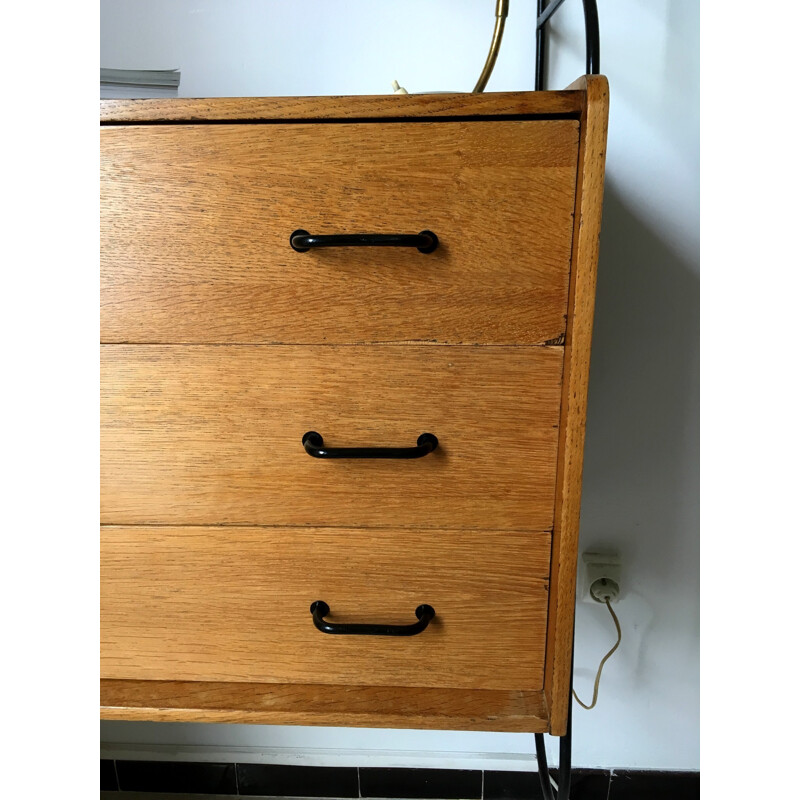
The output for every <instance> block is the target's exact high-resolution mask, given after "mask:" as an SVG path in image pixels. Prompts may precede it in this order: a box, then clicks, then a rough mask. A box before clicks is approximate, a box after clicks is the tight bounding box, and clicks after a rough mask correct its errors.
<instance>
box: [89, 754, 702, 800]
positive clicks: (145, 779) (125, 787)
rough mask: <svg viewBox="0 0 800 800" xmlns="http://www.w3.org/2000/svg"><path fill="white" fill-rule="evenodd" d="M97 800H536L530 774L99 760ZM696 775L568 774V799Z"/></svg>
mask: <svg viewBox="0 0 800 800" xmlns="http://www.w3.org/2000/svg"><path fill="white" fill-rule="evenodd" d="M100 789H101V798H102V799H103V800H172V799H173V798H174V799H175V800H201V798H204V799H207V800H211V798H215V799H216V798H225V797H280V798H294V797H303V798H351V797H353V798H361V797H364V798H403V800H412V799H413V800H417V799H418V798H424V799H425V800H428V799H430V800H542V793H541V789H540V787H539V776H538V775H537V774H536V773H535V772H488V771H487V772H482V771H481V770H451V769H441V770H439V769H376V768H358V767H299V766H281V765H276V764H212V763H205V762H173V761H105V760H101V761H100ZM699 797H700V773H699V772H660V771H654V770H599V769H575V770H573V772H572V790H571V791H570V800H640V799H641V800H695V799H696V798H699Z"/></svg>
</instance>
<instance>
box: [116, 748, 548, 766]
mask: <svg viewBox="0 0 800 800" xmlns="http://www.w3.org/2000/svg"><path fill="white" fill-rule="evenodd" d="M100 758H109V759H118V760H120V761H217V762H223V763H233V762H237V763H243V764H287V765H298V766H308V767H406V768H431V769H479V770H499V771H509V772H535V771H536V758H535V756H534V755H533V753H531V754H530V755H521V754H519V753H486V752H483V753H481V752H474V753H471V752H463V753H457V752H448V751H423V750H357V749H328V748H325V749H323V748H307V749H301V748H295V747H241V746H240V747H231V746H224V745H222V746H220V745H175V744H138V743H135V742H101V744H100Z"/></svg>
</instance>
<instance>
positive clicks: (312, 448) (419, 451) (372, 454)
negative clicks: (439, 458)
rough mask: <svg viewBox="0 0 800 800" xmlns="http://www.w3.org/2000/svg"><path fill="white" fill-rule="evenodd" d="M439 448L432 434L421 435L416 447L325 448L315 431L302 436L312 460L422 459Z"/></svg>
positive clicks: (304, 445)
mask: <svg viewBox="0 0 800 800" xmlns="http://www.w3.org/2000/svg"><path fill="white" fill-rule="evenodd" d="M438 446H439V440H438V439H437V438H436V437H435V436H434V435H433V434H432V433H423V434H421V435H420V436H419V438H418V439H417V446H416V447H325V445H324V444H323V441H322V436H321V435H320V434H319V433H317V432H316V431H308V432H307V433H304V434H303V447H305V449H306V453H308V454H309V455H310V456H313V457H314V458H422V456H426V455H428V453H432V452H433V451H434V450H435V449H436V448H437V447H438Z"/></svg>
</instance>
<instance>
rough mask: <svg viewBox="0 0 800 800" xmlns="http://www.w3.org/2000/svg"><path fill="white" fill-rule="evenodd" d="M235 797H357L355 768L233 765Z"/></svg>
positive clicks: (356, 773) (356, 772)
mask: <svg viewBox="0 0 800 800" xmlns="http://www.w3.org/2000/svg"><path fill="white" fill-rule="evenodd" d="M236 769H237V772H238V778H239V794H241V795H267V796H287V797H315V798H316V797H358V770H357V769H356V767H298V766H281V765H279V764H237V765H236Z"/></svg>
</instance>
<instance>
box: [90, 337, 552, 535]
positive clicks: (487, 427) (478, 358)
mask: <svg viewBox="0 0 800 800" xmlns="http://www.w3.org/2000/svg"><path fill="white" fill-rule="evenodd" d="M101 349H102V358H101V384H102V386H101V389H102V397H101V518H102V521H103V522H104V523H111V524H139V523H148V522H152V523H175V524H188V523H193V524H204V523H210V524H214V523H240V524H263V525H325V526H327V525H332V526H342V527H345V526H356V527H360V526H365V525H368V526H389V527H404V526H417V527H436V526H438V527H445V528H462V527H465V528H488V529H501V528H505V529H518V530H530V529H534V530H549V529H550V528H551V527H552V525H553V505H554V491H555V470H556V453H557V444H558V413H559V401H560V380H561V364H562V357H563V353H562V348H555V347H553V348H544V347H541V348H540V347H536V348H513V347H511V348H505V347H483V348H481V347H469V348H467V347H437V346H426V345H416V346H412V345H395V346H392V345H387V346H383V347H379V346H368V347H359V346H350V347H348V346H316V347H312V346H248V345H231V346H224V345H221V346H213V345H177V346H168V345H151V346H141V345H105V346H103V347H102V348H101ZM312 430H313V431H317V432H319V433H320V434H321V435H322V436H323V438H324V443H325V445H326V446H328V447H347V446H359V447H380V446H395V447H403V446H413V445H415V443H416V440H417V437H418V436H419V435H420V434H422V433H433V434H434V435H436V436H437V437H438V439H439V447H438V449H437V450H436V451H434V452H433V453H431V454H430V455H427V456H425V457H424V458H419V459H415V460H407V461H401V460H393V459H341V460H322V459H317V458H312V457H310V456H309V455H308V454H307V453H306V452H305V450H304V449H303V446H302V444H301V439H302V436H303V434H304V433H306V432H307V431H312Z"/></svg>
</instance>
